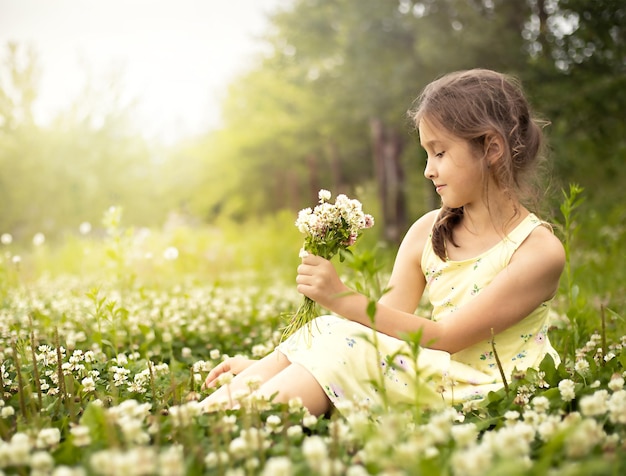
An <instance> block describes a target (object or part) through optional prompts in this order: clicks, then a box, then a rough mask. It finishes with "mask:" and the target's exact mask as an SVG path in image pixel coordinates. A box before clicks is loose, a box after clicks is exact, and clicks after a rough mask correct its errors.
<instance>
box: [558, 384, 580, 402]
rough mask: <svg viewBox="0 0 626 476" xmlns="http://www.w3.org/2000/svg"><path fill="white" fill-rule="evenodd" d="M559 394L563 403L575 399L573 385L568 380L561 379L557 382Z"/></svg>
mask: <svg viewBox="0 0 626 476" xmlns="http://www.w3.org/2000/svg"><path fill="white" fill-rule="evenodd" d="M559 392H560V394H561V400H563V401H564V402H571V401H572V400H574V398H576V392H575V384H574V382H573V381H571V380H570V379H563V380H561V381H560V382H559Z"/></svg>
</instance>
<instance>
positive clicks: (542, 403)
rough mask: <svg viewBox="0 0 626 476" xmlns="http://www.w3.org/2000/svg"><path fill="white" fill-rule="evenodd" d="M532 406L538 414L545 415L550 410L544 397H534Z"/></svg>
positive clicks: (548, 403)
mask: <svg viewBox="0 0 626 476" xmlns="http://www.w3.org/2000/svg"><path fill="white" fill-rule="evenodd" d="M532 404H533V407H535V410H536V411H538V412H539V413H545V412H547V411H548V410H549V409H550V400H548V399H547V398H546V397H542V396H539V397H535V398H533V401H532Z"/></svg>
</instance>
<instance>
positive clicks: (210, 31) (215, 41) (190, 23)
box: [0, 0, 279, 142]
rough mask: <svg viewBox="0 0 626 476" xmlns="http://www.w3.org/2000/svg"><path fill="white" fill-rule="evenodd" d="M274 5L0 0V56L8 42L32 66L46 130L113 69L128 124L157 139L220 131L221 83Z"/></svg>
mask: <svg viewBox="0 0 626 476" xmlns="http://www.w3.org/2000/svg"><path fill="white" fill-rule="evenodd" d="M278 2H279V0H0V48H1V49H0V56H1V58H2V59H4V57H5V55H6V50H5V48H6V44H7V42H8V41H15V42H18V43H19V44H24V45H30V46H32V47H33V48H34V49H35V51H36V53H37V57H38V60H39V64H40V67H41V79H40V82H39V98H38V100H37V103H36V104H35V117H36V120H37V121H38V122H39V123H41V124H46V123H47V122H48V121H49V120H50V119H51V118H52V117H54V115H55V114H56V113H57V112H59V111H61V110H63V109H64V108H67V107H68V105H69V104H70V103H71V102H72V101H73V100H74V99H76V98H77V97H78V96H79V93H80V92H81V91H82V89H83V87H84V84H85V82H86V78H87V76H88V73H89V74H90V75H91V76H92V77H93V78H94V82H95V83H96V84H98V81H100V83H102V84H106V78H107V77H110V76H111V74H112V73H113V72H114V71H121V78H122V85H123V86H122V88H123V92H124V97H126V98H128V99H133V100H136V101H138V106H137V116H136V119H135V121H136V123H137V125H138V127H139V128H140V130H141V131H142V133H144V135H146V136H147V137H159V138H161V139H162V140H164V141H165V142H167V141H175V140H178V139H179V138H181V137H184V136H186V135H191V134H198V133H202V132H204V131H206V130H208V129H211V128H214V127H217V126H219V118H220V112H219V103H220V98H221V97H222V96H223V95H224V93H225V91H226V88H227V85H228V83H229V82H230V81H231V80H232V79H234V78H235V77H236V75H237V74H241V73H243V72H244V71H245V70H246V69H247V68H249V67H250V66H251V64H252V63H251V58H252V57H253V56H254V55H256V54H258V52H259V51H260V48H261V45H262V43H261V42H260V41H259V40H258V39H257V38H258V35H260V34H262V33H263V32H265V31H267V18H266V13H267V12H271V11H273V10H275V9H276V7H277V5H278Z"/></svg>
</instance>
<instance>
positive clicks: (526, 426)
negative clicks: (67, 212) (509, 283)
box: [0, 187, 626, 476]
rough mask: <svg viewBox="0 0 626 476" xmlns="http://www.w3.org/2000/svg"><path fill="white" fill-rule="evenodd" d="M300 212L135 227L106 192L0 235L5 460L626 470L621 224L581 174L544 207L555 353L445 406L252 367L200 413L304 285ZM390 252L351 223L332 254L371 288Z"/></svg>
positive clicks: (126, 471) (72, 468) (65, 475)
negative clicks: (356, 396)
mask: <svg viewBox="0 0 626 476" xmlns="http://www.w3.org/2000/svg"><path fill="white" fill-rule="evenodd" d="M293 221H294V216H292V215H291V214H289V213H284V214H279V215H277V216H275V217H273V218H268V219H264V220H259V221H258V222H255V223H244V224H236V223H232V222H229V223H216V224H214V225H212V226H210V227H209V226H202V227H200V226H193V225H186V224H184V223H182V224H180V223H179V224H178V225H177V226H171V227H166V228H164V229H160V230H148V229H134V228H132V226H130V225H124V224H123V210H121V209H119V208H111V209H109V210H107V211H106V212H105V213H104V217H103V222H102V224H93V225H90V224H86V223H85V224H83V225H81V227H80V230H79V229H78V227H77V230H76V232H75V233H70V234H68V235H67V236H66V237H65V238H64V239H63V240H62V241H61V242H58V243H54V244H53V243H47V242H46V240H45V237H44V236H43V235H38V236H37V237H36V238H35V239H34V241H33V242H31V241H28V242H26V241H23V242H20V241H18V240H14V239H13V238H12V237H11V236H10V235H8V234H4V235H2V244H0V251H1V253H0V285H1V286H0V300H1V301H0V362H1V365H0V386H1V388H2V392H3V395H2V399H0V406H1V408H0V437H1V440H0V474H23V475H26V474H32V475H55V476H79V475H152V474H160V475H168V476H171V475H183V474H190V475H196V474H197V475H201V474H216V475H228V476H238V475H256V474H263V475H292V474H293V475H307V474H320V475H350V476H359V475H367V474H385V475H401V474H428V475H455V476H462V475H468V476H471V475H518V474H519V475H525V474H537V475H543V474H545V475H557V474H558V475H562V474H563V475H589V474H598V475H605V474H606V475H618V474H626V387H625V385H624V380H625V378H626V326H625V325H624V317H625V316H624V292H623V291H624V283H626V277H625V275H624V270H623V266H622V264H620V263H623V251H622V250H620V244H623V243H624V235H625V234H626V233H625V230H624V227H623V225H621V223H623V221H622V220H620V219H615V220H614V221H613V222H611V221H610V220H605V219H604V218H602V219H600V217H598V216H596V215H595V214H594V213H593V211H592V210H589V209H586V208H585V207H584V202H583V201H582V199H581V194H580V190H579V189H577V188H576V187H572V188H571V189H570V190H569V192H568V193H566V194H564V196H563V202H562V203H561V206H560V210H558V213H555V217H554V221H555V222H557V223H559V224H560V226H558V227H557V233H559V234H560V236H561V238H562V239H563V242H564V243H565V247H566V251H567V257H568V262H567V267H566V270H565V273H564V275H563V278H562V281H561V290H560V293H559V296H558V297H557V299H556V300H555V303H554V316H553V317H554V319H553V328H552V329H551V331H550V332H551V333H550V338H551V339H552V342H553V344H554V346H555V347H556V348H557V350H558V351H559V353H560V355H561V356H562V361H561V363H560V364H559V365H555V364H554V362H553V361H552V360H551V359H549V358H547V359H546V360H545V361H544V362H543V363H542V365H541V367H540V368H539V369H536V370H528V371H526V372H519V373H517V374H516V375H513V376H512V377H511V378H510V381H508V382H507V386H506V388H504V389H503V390H501V391H499V392H494V393H491V394H490V395H489V397H488V398H487V399H486V400H485V401H482V402H471V403H467V404H465V405H460V406H458V407H453V408H449V409H447V410H444V411H440V412H424V411H423V410H420V408H419V407H417V406H409V405H407V406H383V407H380V408H378V407H376V408H374V407H367V406H365V405H363V404H358V403H354V404H346V405H344V406H342V407H341V408H340V409H339V411H337V412H334V413H332V414H331V415H329V416H327V417H323V418H316V417H314V416H312V415H310V414H309V413H308V412H307V411H306V410H305V409H304V408H303V407H302V406H301V404H300V402H299V401H297V400H295V401H291V402H289V404H283V405H279V404H276V403H273V402H271V401H266V400H260V399H258V398H255V397H254V396H253V395H251V393H252V392H253V391H254V389H255V386H256V385H258V382H255V381H254V380H251V381H250V382H249V388H250V392H244V393H241V394H237V395H233V399H236V400H238V401H239V402H240V403H241V409H238V410H224V409H220V408H215V409H214V410H215V411H212V412H209V413H203V412H201V411H200V409H199V405H198V401H199V400H200V399H202V398H203V397H204V396H205V395H206V394H207V393H206V392H204V391H202V390H201V383H202V382H203V380H204V378H205V376H206V375H207V373H208V371H209V370H210V369H211V368H212V367H214V366H215V365H217V364H218V363H219V362H220V361H221V360H222V359H223V358H225V357H226V356H229V355H230V356H232V355H236V354H242V355H246V356H250V357H261V356H263V355H265V354H267V353H268V352H269V351H270V350H271V349H272V348H273V347H274V346H275V345H276V344H277V343H278V342H279V340H280V337H281V328H282V327H283V326H284V325H285V324H286V317H285V316H288V315H289V313H291V312H293V311H294V310H295V309H296V308H297V306H298V304H299V303H300V301H301V296H300V295H298V294H297V293H296V291H295V286H294V277H295V267H296V265H297V262H298V250H299V248H300V245H301V240H302V238H301V236H299V234H298V231H297V230H296V229H295V227H294V226H293ZM620 256H621V258H619V257H620ZM392 259H393V251H392V250H390V249H388V248H386V247H384V246H377V244H376V243H375V241H373V239H368V238H366V237H365V236H364V239H363V241H362V242H361V243H359V244H358V245H357V247H356V248H355V250H354V259H352V260H348V261H347V262H345V263H342V264H340V265H339V264H338V266H339V267H340V269H341V272H342V273H343V274H344V276H345V277H346V279H347V280H348V281H349V282H351V283H352V284H353V285H354V286H356V287H359V289H362V290H364V291H365V292H369V293H370V294H371V295H372V296H373V297H375V295H376V294H377V293H380V292H381V285H382V284H384V281H385V276H386V274H387V273H388V272H389V269H390V266H391V262H392ZM381 283H382V284H381ZM418 351H419V349H416V352H418ZM380 384H381V388H383V387H384V383H383V382H381V383H380Z"/></svg>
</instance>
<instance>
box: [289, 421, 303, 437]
mask: <svg viewBox="0 0 626 476" xmlns="http://www.w3.org/2000/svg"><path fill="white" fill-rule="evenodd" d="M302 434H303V431H302V427H301V426H300V425H293V426H290V427H289V428H287V436H288V437H289V438H291V439H293V440H298V439H300V437H301V436H302Z"/></svg>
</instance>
